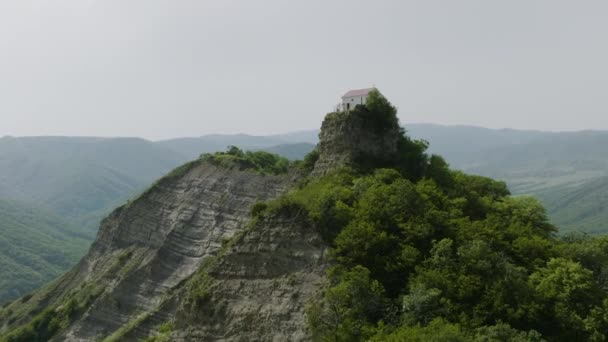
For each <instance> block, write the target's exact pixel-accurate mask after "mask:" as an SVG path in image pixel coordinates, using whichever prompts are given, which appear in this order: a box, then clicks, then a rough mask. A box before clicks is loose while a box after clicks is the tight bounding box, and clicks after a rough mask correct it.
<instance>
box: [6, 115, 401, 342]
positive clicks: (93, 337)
mask: <svg viewBox="0 0 608 342" xmlns="http://www.w3.org/2000/svg"><path fill="white" fill-rule="evenodd" d="M360 114H361V113H359V112H358V111H351V112H347V113H332V114H329V115H328V116H327V118H326V119H325V121H324V122H323V127H322V130H321V134H320V144H319V146H318V151H319V159H318V161H317V162H316V164H315V166H314V170H313V172H312V177H316V176H321V175H324V174H326V173H328V172H329V171H331V170H332V169H335V168H338V167H342V166H349V165H351V164H353V163H356V162H357V160H358V158H359V157H360V156H361V155H365V154H369V155H377V156H381V157H382V158H391V157H392V156H393V155H394V154H395V153H396V139H398V136H399V130H398V127H391V128H390V129H388V130H383V131H379V130H370V129H369V122H368V121H366V118H365V116H362V115H360ZM302 177H304V176H302V175H301V173H298V172H295V171H292V172H289V173H287V174H284V175H264V174H260V173H255V172H251V171H248V170H239V168H238V167H227V166H226V165H223V164H222V163H214V162H211V161H209V160H207V161H205V160H202V159H201V160H197V161H194V162H191V163H189V164H186V165H184V166H182V167H180V168H178V169H176V170H174V171H173V172H172V173H171V174H169V175H168V176H166V177H164V178H162V179H161V180H159V181H158V182H157V183H156V184H155V185H154V186H152V187H151V188H150V189H149V190H148V191H146V192H145V193H143V194H142V195H141V196H140V197H139V198H137V199H135V200H133V201H132V202H129V203H127V204H126V205H124V206H122V207H120V208H118V209H116V210H115V211H114V212H113V213H112V214H111V215H109V216H108V217H107V218H106V219H105V220H104V221H103V222H102V224H101V227H100V230H99V233H98V236H97V239H96V241H95V242H94V244H93V245H92V246H91V249H90V251H89V253H88V254H87V255H86V256H85V257H84V258H83V259H82V261H81V262H80V263H79V264H78V265H77V266H76V267H75V268H74V269H73V270H72V271H70V272H69V273H67V274H66V275H64V276H63V277H61V278H60V279H58V280H57V281H55V282H53V283H51V284H50V285H49V286H47V287H46V288H44V289H42V290H40V291H38V292H37V293H35V294H34V295H33V297H31V298H28V299H27V300H24V299H22V300H21V301H17V302H15V303H13V304H11V305H10V306H9V307H8V308H5V310H3V311H1V312H0V327H1V329H2V330H0V334H1V333H4V334H7V332H11V334H13V335H10V334H9V335H5V336H8V337H7V338H6V339H7V340H8V341H18V340H19V338H18V336H33V335H31V334H30V335H27V331H26V330H27V329H30V328H28V325H27V324H29V326H30V327H31V326H32V325H34V326H36V327H37V328H36V329H38V330H42V332H36V334H38V335H36V336H37V337H36V338H37V339H38V340H46V339H51V340H53V341H100V340H101V341H122V340H124V341H138V340H141V339H145V338H151V340H158V341H165V340H166V341H192V340H196V341H307V340H310V339H311V336H310V332H309V331H308V328H307V324H306V318H305V307H306V305H307V303H308V302H309V300H310V298H311V296H312V295H314V294H315V293H317V292H318V291H319V290H320V288H321V287H322V285H323V284H324V283H325V282H326V275H325V274H326V270H327V268H328V266H329V262H328V258H327V256H326V254H327V249H328V246H327V244H326V243H325V242H324V240H323V239H322V238H321V236H320V235H319V233H318V232H317V231H316V230H315V229H314V227H311V224H310V223H309V220H308V219H307V216H306V215H305V214H302V213H299V212H297V211H295V212H294V211H290V212H283V211H279V212H274V213H272V214H266V215H263V216H256V217H255V218H252V215H251V214H250V211H251V208H252V206H253V205H254V204H255V203H257V202H261V201H269V200H272V199H276V198H278V197H279V196H281V194H283V193H285V192H286V191H288V189H289V188H290V187H292V186H294V185H295V184H296V182H297V181H298V180H300V179H301V178H302ZM20 326H22V328H19V327H20ZM23 326H24V327H25V328H23ZM41 327H42V328H41ZM19 334H21V335H19ZM11 336H12V337H11ZM15 336H17V337H15ZM0 340H2V339H1V338H0Z"/></svg>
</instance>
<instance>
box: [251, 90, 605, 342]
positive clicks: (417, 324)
mask: <svg viewBox="0 0 608 342" xmlns="http://www.w3.org/2000/svg"><path fill="white" fill-rule="evenodd" d="M369 101H370V100H368V105H367V108H368V109H369V108H387V107H388V108H389V109H387V111H391V109H390V108H391V107H390V104H389V103H388V102H384V101H382V98H381V100H380V104H379V105H378V104H376V105H375V106H373V107H371V106H370V103H369ZM371 101H373V100H371ZM376 101H378V100H376ZM366 110H367V109H364V108H362V107H357V109H355V111H352V112H350V113H348V115H350V116H357V115H360V113H364V112H365V111H366ZM372 112H373V113H375V114H378V109H376V110H373V111H372ZM361 115H363V114H361ZM363 117H367V118H368V119H367V120H372V121H373V120H377V119H369V118H370V116H363ZM378 117H381V116H378ZM372 118H373V116H372ZM326 120H327V119H326ZM353 120H354V119H353ZM369 125H370V126H373V122H371V123H369ZM421 147H425V144H424V143H423V142H419V141H418V142H417V141H413V140H410V139H408V138H407V137H406V136H403V137H402V141H401V142H400V143H399V155H401V156H407V157H406V158H405V159H403V160H404V161H408V162H400V161H399V159H394V160H393V163H387V162H386V161H383V162H381V163H378V160H376V159H375V158H372V159H371V160H370V159H361V160H360V162H361V163H356V164H354V165H353V166H352V168H343V169H340V170H338V171H335V172H333V173H330V174H328V175H326V176H324V177H322V178H310V179H308V181H307V182H304V183H302V184H301V185H300V186H299V187H298V188H297V189H295V190H293V191H291V192H289V193H288V194H287V195H285V196H283V197H282V198H279V199H277V200H275V201H272V202H270V203H267V204H264V205H258V206H257V209H256V211H255V212H254V214H255V215H257V216H256V217H258V219H264V218H269V217H272V216H273V215H277V214H285V213H302V212H304V213H306V215H307V217H308V220H309V222H310V225H311V227H313V228H314V229H317V230H318V231H319V232H320V233H321V234H322V236H324V238H325V239H326V241H327V242H328V243H329V244H330V245H331V246H332V248H331V251H330V256H331V258H332V259H333V261H334V262H335V265H334V266H333V267H332V268H331V269H330V270H329V271H328V274H327V275H328V278H329V280H330V284H329V285H328V287H327V288H325V289H324V290H323V291H322V292H321V293H320V294H319V297H318V298H316V299H313V300H311V302H310V304H309V308H308V311H307V313H308V320H309V324H310V327H311V329H312V331H313V334H314V336H315V338H316V339H318V340H320V341H420V342H423V341H446V342H447V341H544V340H547V341H605V340H607V339H608V333H607V332H608V291H607V290H606V288H607V287H608V282H607V279H606V276H605V275H606V272H607V271H608V238H606V237H602V238H589V237H585V236H579V235H570V236H568V237H566V238H557V237H556V235H555V233H556V228H555V227H554V226H553V225H552V224H551V223H549V221H548V218H547V216H546V213H545V210H544V208H543V207H542V205H541V204H540V203H539V202H538V201H537V200H535V199H534V198H531V197H524V196H515V197H513V196H510V193H509V190H508V189H507V187H506V184H505V183H503V182H499V181H495V180H492V179H490V178H485V177H481V176H473V175H467V174H465V173H462V172H460V171H454V170H450V169H449V168H448V166H447V164H446V163H445V162H444V161H443V158H441V157H439V156H436V155H431V156H429V155H427V154H425V153H424V149H421ZM368 157H369V156H368ZM363 158H365V157H363ZM414 161H415V162H414ZM370 162H372V163H374V165H375V167H370Z"/></svg>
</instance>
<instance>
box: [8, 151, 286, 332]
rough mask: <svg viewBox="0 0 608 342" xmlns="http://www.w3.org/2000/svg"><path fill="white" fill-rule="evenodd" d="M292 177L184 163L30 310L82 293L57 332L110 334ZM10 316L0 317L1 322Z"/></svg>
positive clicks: (106, 227)
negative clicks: (77, 308) (75, 311)
mask: <svg viewBox="0 0 608 342" xmlns="http://www.w3.org/2000/svg"><path fill="white" fill-rule="evenodd" d="M294 180H295V179H294V177H293V176H290V175H285V176H268V175H259V174H255V173H251V172H246V171H238V170H229V169H226V168H222V167H218V166H215V165H213V164H210V163H208V162H202V161H196V162H193V163H190V164H188V165H186V166H184V167H182V168H180V169H179V170H177V172H176V173H175V174H173V175H170V176H168V177H165V178H164V179H162V180H161V181H159V182H158V183H157V184H156V185H155V186H153V187H152V188H151V189H150V190H149V191H147V192H146V193H144V194H143V195H142V196H140V198H138V199H137V200H135V201H133V202H131V203H129V204H127V205H125V206H123V207H121V208H119V209H117V210H115V211H114V212H113V213H112V214H111V215H110V216H109V217H108V218H106V219H105V220H104V221H103V222H102V225H101V228H100V231H99V234H98V236H97V239H96V241H95V243H94V244H93V246H92V247H91V249H90V251H89V253H88V254H87V256H85V257H84V258H83V260H81V262H80V263H79V265H77V266H76V267H75V269H73V270H72V271H71V272H69V273H68V274H66V275H65V276H63V277H62V278H60V279H59V280H57V281H56V282H55V283H53V284H51V285H50V286H48V287H47V288H46V289H43V290H42V291H39V292H38V293H37V294H35V295H34V297H33V298H32V299H30V303H28V304H31V306H30V307H34V308H35V309H33V310H31V312H32V313H33V314H35V313H36V312H40V311H41V310H42V309H44V308H46V307H52V306H54V305H59V304H60V303H63V302H65V301H66V298H67V299H69V298H81V297H85V299H84V301H85V304H86V307H85V311H84V312H82V313H79V315H78V317H76V318H72V319H73V320H72V321H71V322H70V325H69V326H68V328H67V329H65V330H64V331H62V332H61V334H60V335H57V336H55V337H54V339H53V340H55V341H93V340H98V339H100V338H104V337H107V336H108V335H110V334H112V333H113V332H116V331H117V330H119V329H120V328H121V327H124V326H125V325H127V324H128V323H129V322H132V321H133V319H134V318H137V317H138V316H140V315H142V314H144V313H146V312H150V311H154V310H156V309H157V308H158V307H159V306H160V305H161V304H162V303H163V301H164V300H165V299H166V298H167V297H168V296H169V295H170V294H171V293H172V291H174V290H175V289H178V288H179V286H180V284H182V283H183V282H184V281H185V280H187V279H188V278H189V277H191V275H192V274H194V273H195V272H196V271H197V270H198V269H199V267H200V265H201V262H202V261H203V260H204V259H206V258H208V257H210V256H214V255H216V254H217V252H218V251H219V250H220V248H221V246H222V243H223V242H225V241H227V240H228V239H230V238H231V237H232V236H233V235H234V234H235V233H236V232H238V231H240V230H242V229H243V228H244V227H245V226H246V223H247V221H248V220H249V216H250V215H249V210H250V207H251V206H252V204H253V203H254V202H256V201H266V200H270V199H273V198H276V197H277V196H279V195H280V194H281V193H283V192H284V191H285V190H286V189H287V188H288V187H289V185H291V184H292V182H293V181H294ZM28 310H29V308H28ZM28 319H31V316H29V314H28V316H26V317H21V318H19V319H15V318H9V319H8V321H10V323H11V324H13V325H15V324H18V323H24V322H27V320H28ZM19 320H21V321H19ZM8 324H9V323H7V322H0V327H1V326H5V328H6V327H7V326H8Z"/></svg>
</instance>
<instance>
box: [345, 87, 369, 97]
mask: <svg viewBox="0 0 608 342" xmlns="http://www.w3.org/2000/svg"><path fill="white" fill-rule="evenodd" d="M372 90H374V88H366V89H354V90H350V91H348V92H347V93H346V94H344V96H342V98H344V97H353V96H367V94H369V92H370V91H372Z"/></svg>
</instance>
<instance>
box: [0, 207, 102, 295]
mask: <svg viewBox="0 0 608 342" xmlns="http://www.w3.org/2000/svg"><path fill="white" fill-rule="evenodd" d="M90 239H91V238H90V236H89V235H88V234H83V232H82V231H80V230H79V229H76V228H74V227H72V226H71V224H70V223H69V222H67V221H65V220H62V219H61V218H60V217H58V216H56V215H54V214H52V213H50V212H47V211H44V210H42V209H40V208H36V207H31V206H29V205H26V204H24V203H19V202H14V201H6V200H0V270H1V272H0V273H1V274H0V275H1V276H0V302H5V301H7V300H9V299H13V298H16V297H20V296H23V295H25V294H26V293H28V292H30V291H32V290H34V289H36V288H38V287H39V286H40V285H43V284H45V283H47V282H48V281H50V280H51V279H53V278H55V277H57V276H59V275H61V274H63V273H64V272H65V270H66V269H68V268H69V267H71V266H72V265H74V264H75V263H76V262H77V261H78V260H79V259H80V258H81V257H82V255H83V254H84V253H85V252H86V250H87V248H88V246H89V244H90Z"/></svg>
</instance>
